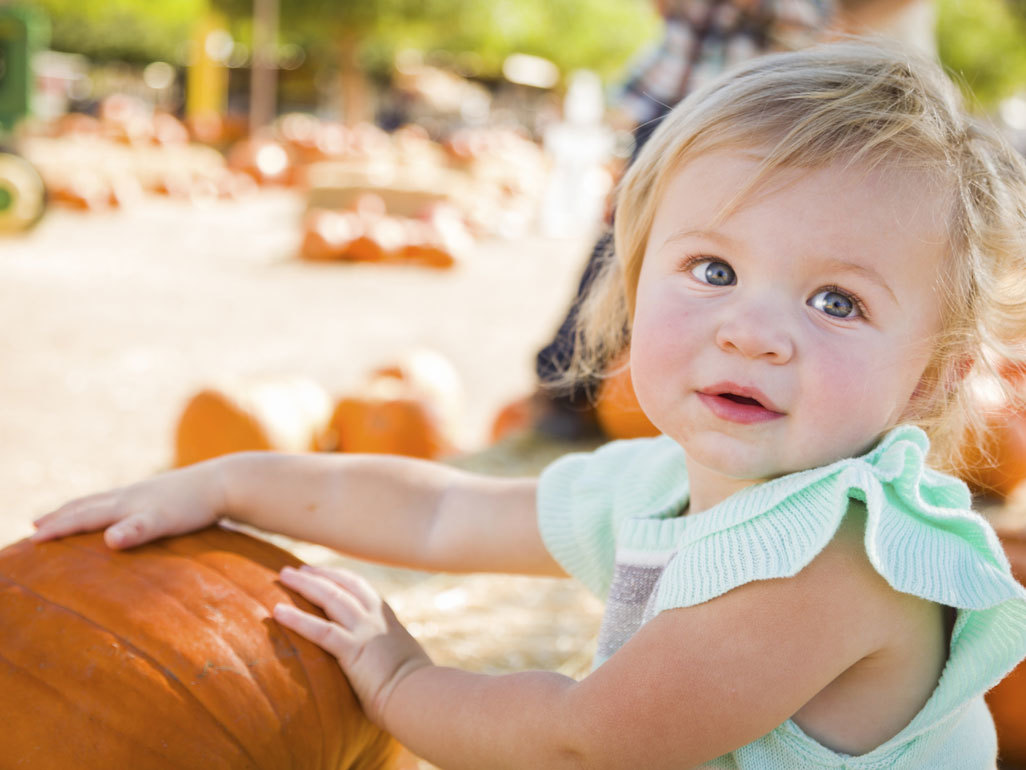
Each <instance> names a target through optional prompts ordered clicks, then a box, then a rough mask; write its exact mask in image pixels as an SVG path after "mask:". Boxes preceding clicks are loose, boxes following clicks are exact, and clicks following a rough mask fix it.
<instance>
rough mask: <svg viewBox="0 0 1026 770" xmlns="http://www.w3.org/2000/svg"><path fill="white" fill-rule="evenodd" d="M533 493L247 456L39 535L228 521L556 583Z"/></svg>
mask: <svg viewBox="0 0 1026 770" xmlns="http://www.w3.org/2000/svg"><path fill="white" fill-rule="evenodd" d="M535 489H536V481H535V480H534V479H500V478H493V477H488V476H481V475H476V474H472V473H468V472H465V471H461V470H457V469H454V468H449V467H447V466H443V465H439V464H437V463H430V462H426V461H423V460H414V459H410V458H404V457H393V456H387V455H346V454H332V455H328V454H303V455H288V454H278V453H273V452H242V453H239V454H235V455H228V456H226V457H222V458H217V459H215V460H209V461H207V462H204V463H199V464H197V465H193V466H189V467H187V468H182V469H179V470H176V471H171V472H170V473H165V474H162V475H160V476H156V477H154V478H152V479H147V480H145V481H142V482H139V483H137V484H133V485H131V486H127V487H122V488H119V489H114V490H110V491H109V492H103V493H100V494H97V495H90V496H88V497H84V498H80V499H78V500H73V501H71V502H70V503H67V504H66V505H64V506H62V507H61V508H59V509H57V510H56V511H54V512H52V513H50V514H47V515H46V516H43V517H41V518H40V519H38V520H37V521H36V522H35V524H36V527H37V532H36V535H35V538H36V539H37V540H47V539H50V538H54V537H62V536H64V535H68V534H71V533H73V532H82V531H87V530H93V529H101V528H105V527H107V528H108V530H107V535H106V538H107V542H108V544H110V545H111V546H112V547H116V548H130V547H132V546H135V545H139V544H141V543H145V542H148V541H150V540H153V539H156V538H158V537H164V536H168V535H176V534H181V533H184V532H189V531H192V530H195V529H199V528H201V527H204V526H208V525H210V524H212V523H214V522H215V521H216V520H217V519H218V518H220V517H221V516H227V517H229V518H231V519H234V520H237V521H239V522H242V523H245V524H250V525H252V526H255V527H258V528H260V529H265V530H268V531H272V532H279V533H282V534H285V535H289V536H291V537H294V538H297V539H301V540H307V541H310V542H314V543H319V544H322V545H326V546H329V547H331V548H335V549H337V550H339V551H341V552H343V553H347V554H350V555H352V556H356V557H359V558H363V559H371V560H376V561H382V562H387V563H391V564H398V565H403V566H407V567H415V568H419V569H426V570H446V571H452V572H471V571H491V572H518V573H524V574H535V575H562V574H563V572H562V570H561V569H560V567H559V566H558V564H556V562H555V561H554V560H553V559H552V557H551V556H549V554H548V551H547V550H546V548H545V546H544V544H543V543H542V540H541V536H540V535H539V533H538V526H537V523H536V506H535Z"/></svg>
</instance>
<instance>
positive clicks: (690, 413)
mask: <svg viewBox="0 0 1026 770" xmlns="http://www.w3.org/2000/svg"><path fill="white" fill-rule="evenodd" d="M757 166H758V159H757V158H756V157H755V156H753V155H751V154H746V153H742V152H740V151H737V152H733V151H723V152H717V153H710V154H707V155H704V156H701V157H699V158H697V159H695V160H693V161H691V162H689V163H687V164H686V165H685V166H684V167H683V168H682V169H681V170H679V171H678V172H676V174H675V175H674V176H673V177H671V179H670V181H669V184H668V186H667V189H666V193H665V196H664V197H663V199H662V200H661V202H660V203H659V206H658V208H657V211H656V217H655V220H654V222H653V226H652V231H651V233H650V237H649V241H648V248H647V251H646V254H645V261H644V263H643V265H642V269H641V275H640V278H639V282H638V290H637V300H636V306H635V315H634V319H633V328H632V342H631V374H632V377H633V380H634V386H635V390H636V391H637V394H638V399H639V401H640V403H641V405H642V407H643V408H644V410H645V412H646V413H647V414H648V416H649V417H650V418H651V420H652V421H653V422H654V423H655V425H656V426H657V427H659V428H660V429H661V430H662V431H663V432H664V433H666V434H667V435H669V436H670V437H672V438H674V439H676V440H677V441H678V442H679V443H680V444H681V445H682V446H683V447H684V449H685V451H686V453H687V455H688V460H689V469H690V471H691V473H692V476H694V474H695V473H696V472H697V473H703V474H706V476H707V477H708V474H710V473H711V474H712V478H719V479H720V480H721V481H722V482H723V484H725V485H726V486H725V487H724V492H725V493H729V492H730V491H734V490H735V489H736V488H739V487H741V486H746V485H747V484H748V483H750V482H753V481H757V480H761V479H766V478H772V477H774V476H778V475H781V474H784V473H788V472H792V471H796V470H804V469H808V468H813V467H816V466H819V465H824V464H826V463H830V462H833V461H835V460H838V459H841V458H843V457H850V456H853V455H855V454H859V453H861V452H863V451H865V450H866V449H868V448H869V447H870V446H871V445H872V444H873V443H874V442H875V441H876V440H877V439H878V438H879V437H880V436H881V434H882V433H884V432H886V431H887V430H888V429H889V428H891V427H892V426H894V425H895V424H897V423H898V422H899V421H900V420H901V419H902V418H903V416H904V415H906V413H907V412H908V411H909V409H910V401H911V399H912V396H913V392H914V391H915V389H916V385H917V384H918V382H919V380H920V378H921V376H922V375H923V372H924V369H925V368H926V365H927V363H928V361H929V359H930V355H931V352H932V351H933V346H934V342H935V341H934V339H932V338H933V336H934V335H935V334H936V333H938V332H939V331H940V329H941V312H940V301H939V291H938V286H937V276H938V273H939V270H940V267H941V263H942V260H943V259H944V253H945V246H946V242H947V241H946V235H945V227H944V221H943V215H944V213H945V211H946V208H947V204H946V201H945V200H944V199H943V198H942V197H941V196H940V195H939V194H937V193H934V192H931V191H930V189H928V187H929V186H928V185H927V184H925V183H924V180H923V179H919V178H917V177H916V176H914V175H912V174H910V173H905V172H895V171H888V170H886V169H884V170H878V171H865V170H863V169H860V168H854V169H848V170H845V169H842V168H841V167H827V168H823V169H819V170H813V171H806V170H797V169H786V170H783V171H780V172H777V173H776V174H775V175H774V176H773V177H772V178H771V179H770V180H769V181H768V183H767V184H766V185H764V186H763V187H762V188H760V189H758V190H756V191H755V192H753V193H751V194H750V195H748V196H747V197H746V198H745V199H744V200H743V201H742V202H741V204H740V205H739V206H737V207H736V208H735V209H733V210H732V211H730V212H729V213H728V215H727V216H725V217H724V218H722V219H720V220H718V219H717V217H718V215H719V214H720V213H721V212H722V211H723V209H724V206H726V205H727V203H728V202H730V201H731V199H732V198H733V196H734V195H735V194H736V193H737V191H738V190H739V189H741V187H742V186H743V185H744V184H745V182H746V181H747V180H749V179H750V178H751V176H752V174H753V173H754V171H755V169H756V167H757Z"/></svg>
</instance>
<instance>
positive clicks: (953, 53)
mask: <svg viewBox="0 0 1026 770" xmlns="http://www.w3.org/2000/svg"><path fill="white" fill-rule="evenodd" d="M937 45H938V49H939V52H940V57H941V61H943V62H944V64H945V65H946V66H947V67H948V68H949V69H950V70H951V71H952V72H953V73H955V74H956V75H958V76H959V77H960V78H961V80H962V85H963V87H964V88H966V90H968V91H969V92H970V93H971V94H972V95H973V96H974V97H975V99H976V100H977V102H979V104H980V105H981V106H982V107H984V108H989V107H993V106H994V105H995V104H996V103H997V102H999V101H1000V100H1001V99H1004V98H1006V97H1008V96H1010V95H1012V94H1013V93H1015V91H1016V90H1018V89H1021V88H1022V87H1023V83H1026V0H937Z"/></svg>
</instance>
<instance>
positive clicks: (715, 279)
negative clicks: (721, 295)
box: [691, 259, 737, 286]
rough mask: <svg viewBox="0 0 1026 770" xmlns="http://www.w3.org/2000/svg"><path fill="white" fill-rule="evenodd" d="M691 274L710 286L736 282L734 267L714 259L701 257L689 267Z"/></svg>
mask: <svg viewBox="0 0 1026 770" xmlns="http://www.w3.org/2000/svg"><path fill="white" fill-rule="evenodd" d="M691 275H693V276H695V278H697V279H698V280H699V281H701V282H702V283H707V284H709V285H710V286H731V285H733V284H735V283H737V276H736V275H734V268H732V267H731V266H730V265H728V264H727V263H726V262H720V261H719V260H716V259H703V260H702V261H701V262H698V263H697V264H696V265H695V266H694V267H692V268H691Z"/></svg>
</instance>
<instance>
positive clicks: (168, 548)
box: [147, 527, 348, 764]
mask: <svg viewBox="0 0 1026 770" xmlns="http://www.w3.org/2000/svg"><path fill="white" fill-rule="evenodd" d="M210 531H211V532H214V531H219V532H223V531H225V530H223V529H221V528H220V527H212V528H210ZM251 540H252V541H253V542H252V544H253V545H256V544H257V543H259V544H260V545H262V546H267V547H266V548H253V549H248V550H252V551H253V552H256V551H258V550H259V551H261V552H262V553H261V555H262V556H271V555H274V553H275V552H276V551H281V552H282V553H283V554H285V555H286V556H288V557H289V558H290V560H291V561H293V562H294V564H296V565H298V564H301V563H302V562H301V560H300V559H298V558H296V557H295V556H293V555H292V554H290V553H289V552H288V551H285V550H284V549H281V548H278V547H277V546H275V545H274V544H273V543H268V542H267V541H265V540H261V539H260V538H258V537H251ZM175 542H177V541H176V540H175V539H174V538H161V539H160V540H156V541H153V542H151V543H147V545H150V546H152V547H153V548H154V549H155V550H161V551H163V552H165V553H169V554H172V555H174V556H178V557H179V558H184V552H183V551H180V550H177V549H175V548H174V547H173V544H174V543H175ZM246 544H247V545H249V544H250V543H249V542H247V543H246ZM240 550H241V549H240ZM210 553H221V554H224V555H225V556H227V557H238V556H239V554H238V553H231V552H227V551H223V550H214V549H212V550H211V551H210ZM192 555H193V559H192V562H193V563H195V564H198V565H200V566H202V567H203V568H204V569H206V570H209V571H211V572H214V573H215V574H217V575H220V576H221V578H222V579H223V580H224V581H225V582H227V583H229V584H231V585H232V586H233V587H235V588H236V589H237V590H238V591H239V593H241V594H243V595H245V596H248V597H249V598H250V599H251V600H252V601H253V602H255V603H256V604H258V605H259V606H261V607H262V606H264V605H263V603H262V602H261V601H260V600H259V599H258V598H257V597H256V596H255V595H254V594H252V593H250V592H249V591H247V590H246V589H245V588H244V587H242V586H240V585H239V584H238V583H236V582H234V581H233V580H231V578H229V577H228V575H226V574H225V573H224V572H222V571H221V570H219V569H217V567H215V566H214V565H212V564H208V563H205V562H203V561H201V560H200V558H199V557H198V556H197V555H196V554H192ZM247 555H248V556H250V558H252V559H253V561H254V562H256V563H258V564H260V565H261V566H265V567H266V566H268V565H267V564H265V563H264V562H263V561H260V560H258V559H256V558H255V557H254V556H252V555H250V554H247ZM274 584H275V585H277V586H280V587H281V588H282V589H283V590H284V591H285V593H287V594H288V595H289V597H290V598H292V600H293V602H294V603H296V604H297V605H299V606H300V608H301V609H304V610H306V611H309V609H311V608H312V609H316V607H315V605H313V604H311V603H310V602H308V601H307V600H306V599H304V598H303V597H302V596H300V595H299V594H297V593H295V592H294V591H292V590H290V589H288V588H287V587H286V586H285V584H284V583H282V582H281V581H280V580H275V581H274ZM321 614H322V615H323V613H321ZM269 619H270V620H271V622H272V623H274V624H275V625H276V626H278V627H279V628H280V629H281V634H280V638H281V639H282V640H283V641H284V642H285V643H286V644H287V645H288V647H289V649H290V650H291V651H292V653H291V657H292V658H293V659H294V660H295V661H296V662H297V663H298V665H299V669H300V670H301V671H302V672H303V677H304V678H305V679H306V683H307V685H308V689H309V690H310V691H311V692H312V691H313V677H312V676H311V674H310V671H309V669H307V667H306V662H305V660H304V659H303V656H302V655H301V654H300V652H299V650H298V649H297V648H296V644H295V641H294V640H293V637H292V633H294V632H292V631H290V630H289V629H287V628H285V626H282V625H281V624H280V623H278V622H277V621H275V620H274V618H273V615H272V616H269ZM346 681H347V682H348V679H347V680H346ZM257 686H258V687H259V688H260V691H261V692H262V693H264V695H265V697H267V698H268V701H269V703H270V704H271V706H272V708H273V709H274V713H275V715H276V716H277V717H278V721H279V722H280V723H281V724H285V723H287V722H288V720H287V719H285V718H284V717H283V716H282V715H281V714H280V713H279V712H278V710H277V709H276V708H274V699H273V698H270V697H269V695H268V693H267V692H266V691H265V690H264V688H263V687H261V686H260V683H259V681H257ZM312 711H313V712H314V714H316V716H317V725H318V728H319V729H318V734H319V735H320V736H321V751H320V758H321V759H322V760H323V758H324V757H326V756H328V755H329V754H330V749H329V748H328V745H327V743H326V741H327V734H326V733H325V725H324V723H323V722H322V721H321V712H320V709H319V708H313V709H312ZM293 759H295V757H293ZM322 763H323V762H321V763H318V764H322Z"/></svg>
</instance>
